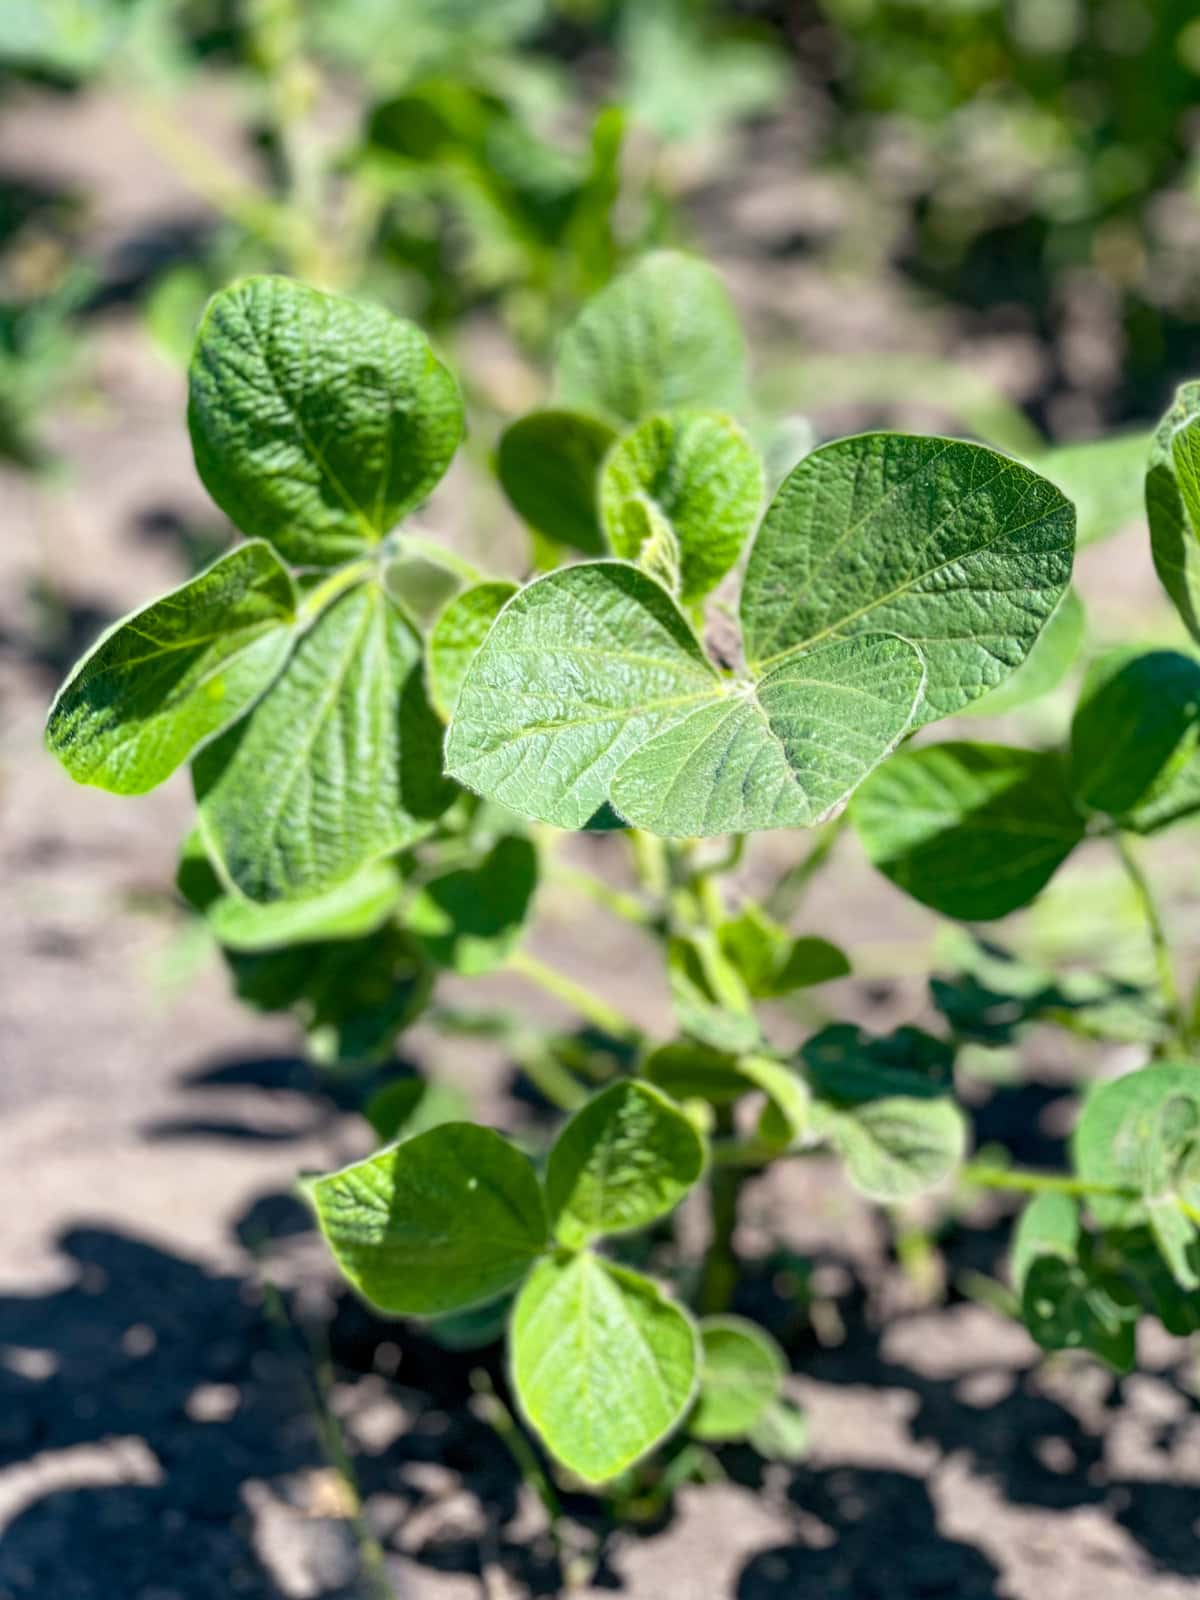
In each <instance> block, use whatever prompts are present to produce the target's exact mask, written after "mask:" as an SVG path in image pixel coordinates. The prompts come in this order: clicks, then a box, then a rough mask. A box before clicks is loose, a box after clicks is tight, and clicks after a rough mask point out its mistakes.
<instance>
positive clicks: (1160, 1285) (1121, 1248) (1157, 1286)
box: [1104, 1227, 1200, 1338]
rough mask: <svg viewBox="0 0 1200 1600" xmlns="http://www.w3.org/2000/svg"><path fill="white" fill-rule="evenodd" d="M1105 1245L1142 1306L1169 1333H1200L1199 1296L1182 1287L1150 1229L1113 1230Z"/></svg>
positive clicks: (1180, 1335)
mask: <svg viewBox="0 0 1200 1600" xmlns="http://www.w3.org/2000/svg"><path fill="white" fill-rule="evenodd" d="M1104 1244H1105V1246H1106V1247H1107V1248H1108V1249H1110V1250H1111V1252H1112V1254H1113V1256H1114V1257H1115V1262H1116V1270H1118V1271H1119V1272H1120V1273H1121V1275H1122V1276H1123V1277H1125V1278H1127V1279H1128V1281H1129V1282H1130V1283H1131V1284H1132V1286H1133V1288H1134V1291H1135V1292H1136V1294H1137V1296H1138V1299H1139V1300H1140V1301H1141V1303H1142V1306H1143V1308H1144V1309H1145V1310H1146V1311H1148V1312H1150V1314H1151V1315H1152V1316H1156V1317H1157V1318H1158V1319H1159V1321H1160V1322H1161V1323H1162V1325H1163V1327H1164V1328H1166V1330H1167V1332H1168V1333H1173V1334H1174V1335H1175V1336H1176V1338H1186V1337H1187V1336H1188V1335H1189V1334H1193V1333H1200V1295H1197V1294H1196V1293H1194V1291H1192V1290H1190V1289H1185V1288H1181V1287H1180V1285H1179V1283H1178V1282H1177V1280H1176V1278H1175V1275H1174V1273H1173V1272H1172V1271H1171V1269H1170V1267H1168V1265H1167V1263H1166V1262H1165V1261H1164V1260H1163V1255H1162V1251H1161V1250H1160V1249H1159V1245H1158V1240H1157V1239H1156V1237H1155V1235H1154V1232H1153V1231H1152V1230H1151V1229H1150V1228H1148V1227H1140V1228H1121V1229H1117V1230H1114V1231H1112V1232H1110V1233H1107V1234H1105V1236H1104Z"/></svg>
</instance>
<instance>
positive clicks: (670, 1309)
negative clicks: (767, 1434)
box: [401, 1146, 700, 1483]
mask: <svg viewBox="0 0 1200 1600" xmlns="http://www.w3.org/2000/svg"><path fill="white" fill-rule="evenodd" d="M403 1148H405V1147H404V1146H401V1149H403ZM510 1341H511V1352H512V1354H511V1360H512V1376H513V1383H514V1386H515V1388H516V1392H517V1397H518V1399H519V1400H520V1403H521V1409H522V1411H523V1412H524V1414H525V1416H526V1418H527V1419H528V1421H529V1423H530V1425H531V1426H532V1427H533V1428H534V1429H535V1431H536V1432H537V1433H538V1434H539V1435H540V1436H541V1438H542V1439H543V1441H544V1442H545V1444H546V1446H547V1448H548V1449H549V1450H550V1451H551V1453H552V1454H553V1455H554V1456H555V1457H556V1458H557V1459H558V1460H559V1461H561V1462H562V1463H563V1465H564V1466H566V1467H568V1468H569V1469H570V1470H571V1471H572V1472H574V1473H575V1474H576V1475H577V1476H578V1477H580V1478H582V1479H584V1480H585V1481H586V1482H588V1483H603V1482H604V1481H605V1480H606V1479H609V1478H612V1477H615V1476H616V1474H617V1473H618V1472H621V1471H622V1470H623V1469H624V1468H625V1467H628V1466H630V1465H632V1463H633V1462H635V1461H637V1460H639V1459H640V1458H641V1457H642V1456H644V1455H645V1454H646V1453H647V1452H648V1451H649V1450H652V1449H653V1448H654V1446H655V1445H656V1444H658V1443H660V1442H661V1441H662V1440H663V1439H664V1438H665V1437H666V1436H667V1434H669V1433H670V1432H671V1431H672V1430H673V1429H674V1428H675V1427H677V1426H678V1424H679V1423H680V1421H681V1420H682V1419H683V1417H684V1415H685V1413H686V1412H687V1410H688V1407H689V1406H690V1405H691V1403H692V1400H693V1397H694V1395H695V1392H696V1383H697V1379H698V1375H699V1368H700V1351H699V1342H700V1341H699V1338H698V1335H697V1332H696V1327H695V1324H694V1323H693V1322H692V1320H691V1318H690V1317H689V1316H688V1315H687V1313H686V1312H685V1311H683V1310H682V1308H681V1307H679V1306H678V1305H676V1304H675V1303H674V1301H672V1300H669V1299H668V1298H667V1297H666V1296H665V1295H664V1294H663V1292H662V1291H661V1290H660V1289H659V1288H658V1287H657V1285H655V1284H653V1283H651V1282H650V1280H649V1279H648V1278H643V1277H641V1276H640V1275H639V1274H637V1273H634V1272H629V1271H627V1270H625V1269H624V1268H623V1267H618V1266H615V1265H612V1264H611V1263H609V1262H605V1261H600V1260H598V1259H597V1257H596V1256H594V1255H592V1254H591V1253H590V1252H588V1251H584V1252H582V1253H580V1254H579V1255H574V1256H567V1257H557V1258H555V1259H552V1260H546V1261H542V1262H540V1263H539V1264H538V1266H537V1267H535V1269H534V1270H533V1272H532V1273H531V1274H530V1276H529V1279H528V1281H527V1282H526V1284H525V1285H524V1287H523V1288H522V1290H521V1292H520V1294H519V1295H518V1296H517V1302H516V1305H515V1307H514V1309H513V1318H512V1324H511V1332H510Z"/></svg>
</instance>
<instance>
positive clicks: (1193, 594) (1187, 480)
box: [1146, 383, 1200, 639]
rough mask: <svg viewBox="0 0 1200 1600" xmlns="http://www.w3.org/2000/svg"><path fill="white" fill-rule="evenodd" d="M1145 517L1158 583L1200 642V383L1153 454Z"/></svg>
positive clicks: (1167, 422)
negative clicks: (1147, 523) (1148, 527)
mask: <svg viewBox="0 0 1200 1600" xmlns="http://www.w3.org/2000/svg"><path fill="white" fill-rule="evenodd" d="M1146 515H1147V517H1148V518H1149V521H1150V549H1151V552H1152V554H1153V556H1154V570H1155V571H1156V572H1157V573H1158V576H1159V581H1160V582H1161V583H1162V586H1163V588H1164V589H1165V590H1166V591H1167V593H1168V594H1169V595H1170V597H1171V599H1172V600H1173V601H1174V603H1175V609H1176V610H1177V611H1178V612H1179V615H1180V616H1181V617H1182V618H1183V621H1184V624H1185V626H1186V627H1187V630H1188V632H1189V633H1190V634H1191V635H1192V637H1193V639H1200V383H1185V384H1184V385H1183V386H1182V387H1181V388H1180V389H1178V390H1177V391H1176V394H1175V401H1174V404H1173V405H1172V407H1171V409H1170V410H1169V411H1168V412H1167V414H1166V416H1165V417H1164V418H1163V420H1162V422H1161V423H1160V424H1159V427H1158V431H1157V433H1156V434H1155V436H1154V443H1153V446H1152V447H1151V451H1150V461H1149V465H1148V466H1147V468H1146Z"/></svg>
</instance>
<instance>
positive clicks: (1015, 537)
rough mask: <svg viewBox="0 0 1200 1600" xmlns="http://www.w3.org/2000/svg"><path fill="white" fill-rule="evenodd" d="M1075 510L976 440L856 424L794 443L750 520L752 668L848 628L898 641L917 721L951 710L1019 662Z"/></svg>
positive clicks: (1036, 628)
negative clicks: (807, 450)
mask: <svg viewBox="0 0 1200 1600" xmlns="http://www.w3.org/2000/svg"><path fill="white" fill-rule="evenodd" d="M1074 542H1075V514H1074V511H1073V510H1072V508H1071V506H1070V504H1069V502H1068V501H1067V500H1066V499H1064V497H1063V496H1062V494H1061V493H1060V492H1059V491H1058V490H1057V489H1056V488H1055V487H1054V486H1053V484H1051V483H1049V482H1047V481H1046V479H1045V478H1042V477H1040V476H1039V475H1038V474H1037V473H1036V472H1032V471H1030V469H1029V468H1028V467H1025V466H1022V465H1021V464H1020V463H1019V462H1017V461H1012V460H1010V459H1009V458H1008V457H1006V456H1002V455H999V454H997V453H996V452H995V451H994V450H988V449H986V448H984V446H982V445H976V444H962V443H958V442H956V441H954V440H950V439H936V438H918V437H914V436H910V435H907V434H881V433H877V434H863V435H860V436H859V437H857V438H852V439H841V440H837V441H836V442H834V443H833V444H828V445H825V446H823V447H822V448H821V449H819V450H815V451H813V453H812V454H811V455H809V456H806V457H805V458H804V460H803V461H801V462H800V464H799V465H798V466H797V467H796V468H795V469H794V470H793V471H792V472H791V474H790V475H789V476H788V477H787V478H786V479H785V480H784V482H783V484H782V485H781V487H780V488H779V490H778V491H777V493H776V495H775V498H774V500H773V501H772V503H771V506H770V508H769V510H768V511H767V514H766V516H765V517H764V519H763V522H762V526H761V527H760V528H759V530H758V535H757V538H756V539H755V541H754V547H753V549H752V551H751V553H750V561H749V565H748V567H747V569H746V580H745V583H744V585H743V588H742V601H741V614H742V632H743V636H744V642H745V647H746V656H747V659H748V660H749V661H750V663H751V665H752V666H753V667H755V668H756V669H757V670H759V671H765V670H767V669H769V668H770V667H772V666H775V665H777V663H779V662H781V661H783V660H784V659H785V658H787V657H789V656H791V655H793V654H794V653H795V652H797V651H799V650H805V649H809V648H810V647H811V646H813V645H814V644H817V643H819V642H821V641H823V640H827V639H829V638H831V637H835V636H838V635H845V634H848V633H855V632H866V631H871V632H891V633H896V634H899V635H900V636H901V637H902V638H904V639H907V640H909V641H911V643H912V644H913V645H915V646H916V647H917V648H918V649H919V650H920V652H921V654H922V656H923V657H924V659H925V665H926V671H927V678H926V683H925V697H924V703H923V706H922V708H921V710H920V712H919V713H918V716H917V719H916V720H917V722H918V723H924V722H929V721H932V720H933V719H934V718H936V717H944V716H949V715H951V714H952V713H954V712H956V711H960V710H961V709H962V708H963V707H964V706H965V705H968V704H969V703H970V702H971V701H972V700H975V699H977V698H978V697H979V696H980V695H982V694H984V693H985V692H986V691H987V690H988V689H993V688H995V687H996V685H997V684H998V683H1000V682H1001V681H1002V680H1003V679H1004V678H1005V677H1006V676H1007V675H1008V673H1010V672H1011V671H1013V670H1014V668H1016V667H1018V666H1020V664H1021V662H1022V661H1023V660H1024V659H1025V657H1026V656H1027V655H1028V653H1029V651H1030V649H1031V648H1032V646H1033V643H1034V640H1035V639H1036V638H1037V636H1038V634H1039V633H1040V631H1041V628H1042V625H1043V623H1044V622H1045V621H1046V619H1047V618H1048V617H1049V616H1050V614H1051V613H1052V612H1053V610H1054V608H1055V606H1056V605H1057V604H1058V602H1059V599H1060V597H1061V596H1062V593H1063V590H1064V589H1065V588H1066V585H1067V582H1068V580H1069V579H1070V576H1071V560H1072V552H1073V549H1074Z"/></svg>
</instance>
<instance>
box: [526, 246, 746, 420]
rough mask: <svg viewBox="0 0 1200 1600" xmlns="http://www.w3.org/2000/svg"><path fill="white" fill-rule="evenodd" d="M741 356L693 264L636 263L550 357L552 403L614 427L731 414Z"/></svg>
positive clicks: (726, 308) (741, 386)
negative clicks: (555, 391) (606, 419)
mask: <svg viewBox="0 0 1200 1600" xmlns="http://www.w3.org/2000/svg"><path fill="white" fill-rule="evenodd" d="M745 366H746V352H745V346H744V344H743V342H742V334H741V329H740V328H739V327H738V321H737V316H736V314H735V312H734V310H733V307H732V305H731V304H730V302H729V297H728V295H727V294H726V292H725V289H724V286H723V285H722V283H721V280H720V279H719V278H718V277H717V275H716V273H715V272H713V270H712V268H711V267H709V266H708V265H706V263H704V262H703V261H698V260H696V259H695V257H693V256H686V255H681V254H679V253H678V252H676V251H673V250H661V251H657V252H655V253H654V254H652V255H648V256H645V257H643V258H642V260H641V261H639V262H638V263H637V265H636V266H634V267H631V268H630V269H629V271H627V272H624V273H622V274H621V276H620V277H618V278H615V279H614V280H613V282H612V283H610V284H609V285H608V287H607V288H606V289H603V290H601V292H600V293H599V294H598V295H596V296H595V298H594V299H592V300H590V301H589V302H588V304H587V305H586V306H585V307H584V308H583V310H582V311H581V312H580V314H579V316H578V317H577V318H576V319H575V321H574V322H573V323H572V324H571V326H570V327H569V328H568V329H567V332H566V334H565V336H564V338H563V341H562V344H561V346H560V348H559V354H558V386H559V394H560V396H561V398H562V400H563V401H564V402H565V403H566V404H567V405H569V406H577V407H579V408H580V409H581V410H584V411H589V410H595V411H598V412H600V413H601V414H602V415H605V416H611V417H613V418H614V419H616V420H618V421H620V422H626V423H630V422H640V421H641V420H642V418H643V417H647V416H649V415H650V414H651V413H652V412H655V411H676V410H679V409H681V408H682V407H685V406H704V407H711V408H713V409H715V410H723V411H737V410H738V409H739V408H740V407H741V405H742V403H743V401H744V399H745V383H746V379H745Z"/></svg>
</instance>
